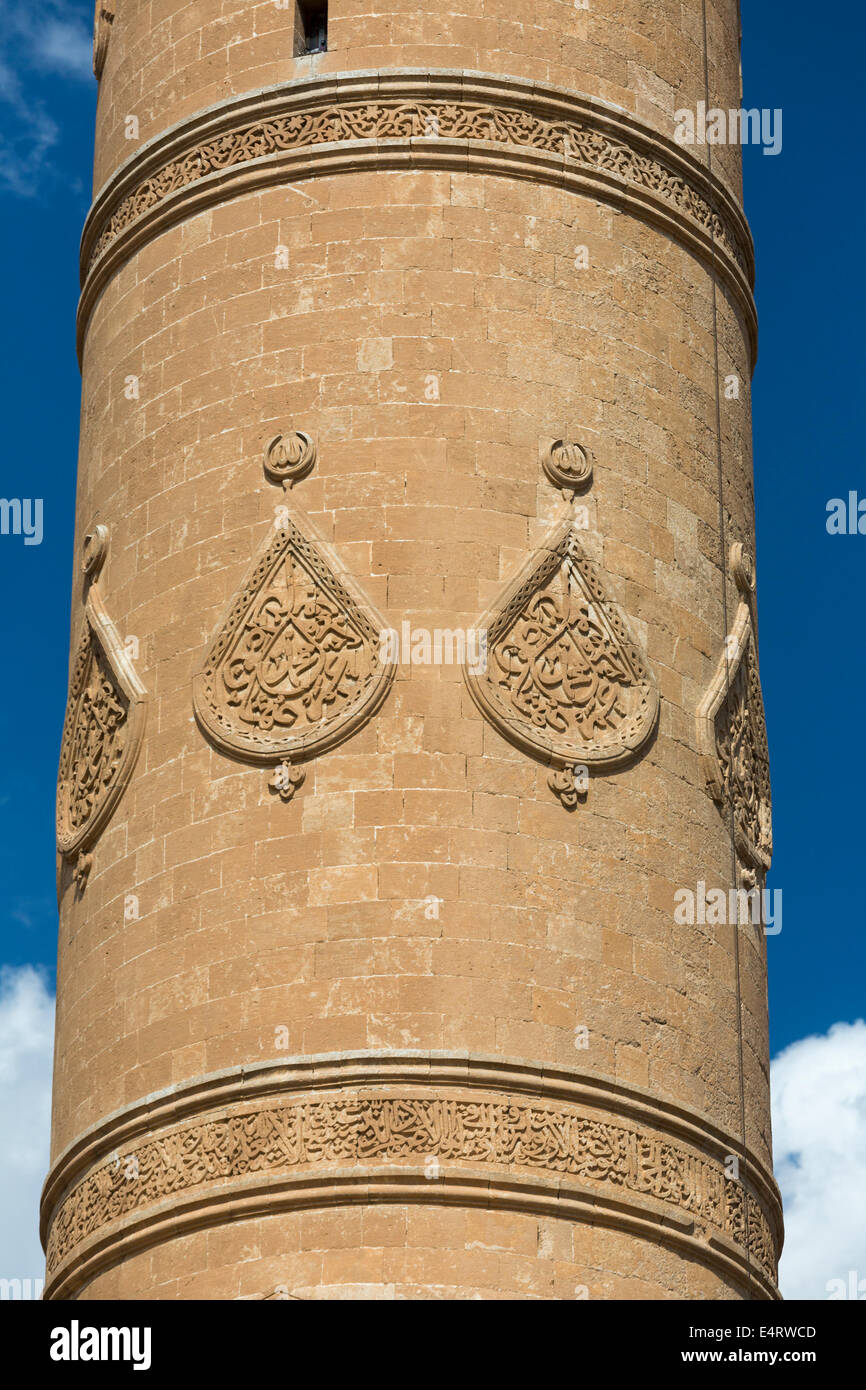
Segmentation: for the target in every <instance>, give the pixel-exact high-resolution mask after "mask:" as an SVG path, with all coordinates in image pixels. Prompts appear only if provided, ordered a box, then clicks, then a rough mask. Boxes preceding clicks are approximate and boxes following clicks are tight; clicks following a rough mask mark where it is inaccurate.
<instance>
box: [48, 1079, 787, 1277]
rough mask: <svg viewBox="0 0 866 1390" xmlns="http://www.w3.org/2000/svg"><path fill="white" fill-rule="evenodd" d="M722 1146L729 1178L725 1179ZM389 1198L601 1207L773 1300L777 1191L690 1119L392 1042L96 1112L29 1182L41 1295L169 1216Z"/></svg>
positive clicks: (594, 1088) (604, 1089)
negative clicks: (382, 1048)
mask: <svg viewBox="0 0 866 1390" xmlns="http://www.w3.org/2000/svg"><path fill="white" fill-rule="evenodd" d="M732 1155H733V1156H736V1157H738V1159H739V1160H740V1163H741V1176H742V1180H741V1181H737V1182H734V1181H730V1180H728V1179H727V1178H726V1176H725V1163H726V1161H727V1160H729V1158H730V1156H732ZM431 1164H432V1165H433V1170H432V1171H431V1167H430V1165H431ZM130 1173H132V1176H131V1177H130V1176H129V1175H130ZM406 1201H413V1202H426V1203H430V1202H433V1203H436V1202H447V1203H450V1204H453V1203H455V1202H459V1203H465V1204H467V1205H484V1206H494V1207H503V1208H504V1207H507V1208H509V1209H514V1210H521V1211H534V1212H542V1211H543V1212H545V1213H547V1214H558V1215H560V1216H562V1215H568V1216H571V1217H573V1219H575V1220H581V1219H583V1220H592V1221H596V1222H601V1223H602V1224H606V1225H610V1226H614V1227H617V1228H618V1229H622V1230H628V1231H631V1232H632V1233H634V1234H639V1235H644V1236H646V1237H648V1238H651V1239H656V1240H659V1239H662V1240H666V1241H669V1242H670V1241H672V1242H673V1243H674V1244H678V1245H679V1247H680V1248H683V1249H687V1250H688V1251H689V1252H690V1253H691V1254H693V1255H694V1256H695V1257H697V1258H700V1259H702V1260H703V1261H704V1262H705V1263H708V1264H710V1265H712V1266H713V1267H715V1268H717V1269H719V1270H720V1271H721V1272H722V1273H723V1274H724V1275H725V1276H726V1277H731V1278H734V1279H736V1280H737V1281H738V1282H740V1283H741V1284H745V1285H746V1286H747V1287H748V1288H749V1290H750V1291H751V1293H752V1296H758V1297H765V1298H775V1297H777V1296H778V1294H777V1291H776V1287H775V1262H776V1258H777V1255H778V1250H779V1248H780V1245H781V1213H780V1205H779V1198H778V1191H777V1189H776V1187H775V1184H774V1182H773V1179H772V1177H771V1176H770V1175H769V1174H768V1173H767V1172H766V1170H765V1169H764V1168H763V1167H762V1165H760V1164H759V1163H757V1162H756V1161H755V1160H754V1159H753V1158H751V1157H750V1156H748V1155H746V1154H745V1153H744V1152H743V1150H742V1147H741V1146H740V1145H739V1144H738V1143H737V1142H736V1141H734V1140H733V1139H731V1138H730V1136H727V1135H725V1134H724V1132H723V1131H722V1130H720V1129H718V1127H717V1126H715V1125H713V1124H712V1123H711V1122H710V1121H708V1120H706V1119H704V1118H703V1117H700V1116H695V1115H692V1114H691V1113H690V1112H688V1111H686V1110H685V1109H683V1108H682V1107H679V1106H676V1105H670V1104H667V1103H664V1102H660V1101H658V1100H657V1099H655V1098H654V1097H652V1096H651V1095H650V1094H649V1093H648V1092H645V1091H642V1090H639V1089H637V1088H634V1087H625V1086H622V1085H620V1084H618V1083H615V1082H610V1081H608V1080H606V1079H605V1078H597V1077H587V1076H583V1075H581V1074H580V1073H577V1072H573V1071H570V1070H567V1069H564V1068H550V1067H547V1066H541V1065H538V1064H534V1063H531V1062H516V1063H505V1062H502V1061H500V1060H498V1059H496V1058H487V1057H474V1056H463V1057H460V1056H453V1055H450V1054H445V1053H435V1054H431V1053H409V1052H407V1053H358V1054H351V1055H336V1056H323V1057H315V1058H309V1059H292V1060H286V1061H279V1062H267V1063H263V1064H261V1065H258V1066H255V1067H253V1068H250V1069H241V1070H236V1071H229V1072H221V1073H217V1074H215V1075H213V1076H210V1077H203V1078H199V1079H197V1080H195V1081H191V1082H188V1083H185V1084H184V1085H182V1086H179V1087H174V1088H172V1089H171V1090H168V1091H164V1092H160V1093H157V1094H155V1095H153V1096H150V1097H148V1098H146V1099H144V1100H142V1101H140V1102H138V1103H137V1104H136V1105H133V1106H130V1107H127V1108H125V1109H124V1110H122V1111H118V1112H116V1113H115V1114H114V1115H112V1116H109V1117H107V1118H106V1119H105V1120H104V1121H102V1122H101V1123H100V1124H99V1125H97V1126H94V1128H93V1129H91V1130H90V1131H89V1132H88V1133H87V1134H85V1135H82V1136H81V1138H80V1139H78V1140H77V1141H76V1142H75V1143H74V1144H73V1145H71V1146H70V1147H69V1148H68V1149H67V1150H66V1151H65V1153H64V1154H62V1155H60V1156H59V1158H58V1160H57V1162H56V1163H55V1165H54V1167H53V1169H52V1172H51V1174H50V1175H49V1178H48V1179H47V1181H46V1184H45V1190H44V1193H43V1203H42V1232H43V1241H44V1242H45V1244H46V1249H47V1251H48V1267H49V1277H48V1282H47V1286H46V1296H47V1297H51V1298H65V1297H69V1296H71V1295H72V1294H74V1292H75V1290H77V1289H79V1288H80V1287H81V1285H82V1284H83V1283H84V1282H85V1281H86V1280H87V1279H88V1278H90V1277H92V1276H93V1275H94V1274H95V1273H97V1272H98V1271H99V1269H101V1268H103V1267H105V1266H106V1265H108V1264H110V1263H113V1262H114V1261H115V1260H117V1259H118V1258H119V1256H120V1255H121V1254H128V1253H130V1252H131V1251H132V1250H133V1249H135V1248H139V1247H140V1246H142V1245H145V1244H153V1243H154V1242H155V1241H157V1240H160V1239H167V1238H169V1237H170V1236H173V1235H176V1234H178V1233H179V1232H180V1231H182V1230H183V1231H186V1230H192V1229H200V1228H201V1227H203V1226H207V1225H211V1224H214V1223H216V1222H220V1221H224V1220H227V1219H238V1218H241V1217H245V1216H253V1215H263V1214H272V1213H274V1212H276V1211H280V1210H286V1209H289V1208H293V1207H294V1208H297V1207H306V1208H309V1207H320V1206H323V1205H333V1204H335V1203H341V1204H343V1203H349V1204H351V1203H369V1202H406Z"/></svg>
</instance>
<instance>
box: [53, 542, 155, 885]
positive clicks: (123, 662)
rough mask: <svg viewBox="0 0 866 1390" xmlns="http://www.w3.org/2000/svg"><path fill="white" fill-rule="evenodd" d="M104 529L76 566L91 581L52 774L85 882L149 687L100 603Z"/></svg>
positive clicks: (60, 837)
mask: <svg viewBox="0 0 866 1390" xmlns="http://www.w3.org/2000/svg"><path fill="white" fill-rule="evenodd" d="M107 548H108V531H107V528H106V527H104V526H97V527H95V528H94V530H93V531H91V532H90V534H89V535H88V536H87V537H86V538H85V541H84V550H83V558H82V568H83V570H84V573H85V576H86V578H87V579H89V581H90V585H91V587H90V592H89V593H88V595H87V600H86V603H85V609H84V630H83V632H82V634H81V638H80V641H79V643H78V648H77V651H76V655H75V661H74V664H73V668H72V677H71V680H70V684H69V696H68V700H67V706H66V718H65V721H64V725H63V738H62V742H61V747H60V768H59V773H58V780H57V847H58V849H59V851H60V853H61V854H62V855H63V856H64V858H65V859H67V860H68V861H70V862H71V863H72V864H73V869H74V875H75V881H76V885H77V887H78V888H79V890H81V889H83V888H84V884H85V882H86V879H87V875H88V873H89V871H90V867H91V864H92V855H91V854H90V853H88V851H89V850H90V848H91V846H92V845H93V844H94V842H95V841H96V839H97V838H98V836H99V834H100V833H101V831H102V829H103V827H104V826H105V824H106V823H107V821H108V819H109V818H110V816H111V814H112V812H113V811H114V808H115V806H116V805H117V802H118V801H119V799H120V797H121V795H122V793H123V790H124V788H125V787H126V784H127V783H128V781H129V779H130V777H131V776H132V771H133V768H134V766H135V761H136V758H137V757H138V752H139V748H140V746H141V740H142V737H143V735H144V721H145V713H146V698H147V692H146V690H145V689H144V686H143V685H142V684H141V682H140V680H139V679H138V676H137V675H136V672H135V669H134V667H133V665H132V662H131V661H130V659H129V657H128V656H127V654H126V651H125V650H124V647H123V643H122V642H121V640H120V637H119V635H118V633H117V630H116V628H115V627H114V624H113V623H112V621H111V619H110V618H109V616H108V614H107V613H106V611H105V608H104V607H103V604H102V600H101V598H100V595H99V593H98V591H97V588H96V582H95V581H96V579H97V577H98V575H99V572H100V570H101V568H102V565H103V564H104V562H105V556H106V553H107Z"/></svg>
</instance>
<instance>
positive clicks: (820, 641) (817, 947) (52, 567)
mask: <svg viewBox="0 0 866 1390" xmlns="http://www.w3.org/2000/svg"><path fill="white" fill-rule="evenodd" d="M91 16H92V5H91V3H90V0H83V3H82V2H81V0H66V2H65V3H61V0H45V3H43V5H41V6H40V7H39V9H38V12H37V10H35V9H34V7H33V6H31V5H29V4H27V3H25V2H24V0H0V207H2V212H3V215H2V218H0V244H2V253H3V255H2V262H0V264H2V265H3V267H4V276H3V279H4V307H5V314H4V318H5V341H6V348H7V351H6V357H5V370H4V372H3V377H2V391H3V396H4V409H3V414H2V419H3V423H4V429H5V434H6V445H5V447H4V449H3V451H2V465H0V467H2V476H0V495H2V496H4V497H42V498H43V499H44V539H43V542H42V544H41V545H38V546H30V547H28V546H25V545H24V544H23V542H22V539H21V538H20V537H11V536H6V537H0V584H2V592H3V594H4V595H5V603H4V608H3V649H4V652H5V656H6V670H7V675H6V679H5V680H4V681H3V683H2V693H0V700H2V704H3V709H2V718H0V739H2V750H0V751H2V776H0V826H2V834H0V883H2V889H3V891H2V894H0V967H7V968H8V967H24V966H35V967H37V968H38V969H40V970H41V971H42V972H43V976H44V980H45V985H46V987H47V993H46V996H45V997H46V998H48V996H49V995H50V991H51V990H52V989H53V972H54V960H55V948H56V904H55V890H54V873H55V861H54V785H55V777H56V768H57V756H58V749H59V740H60V731H61V724H62V718H63V709H64V703H65V688H66V677H67V663H68V641H69V602H70V579H71V574H72V565H73V556H72V527H73V514H74V513H73V509H74V491H75V460H76V455H77V435H78V411H79V385H80V383H79V375H78V367H77V363H76V358H75V344H74V320H75V306H76V300H77V285H78V273H77V248H78V238H79V235H80V230H81V225H82V222H83V220H84V216H85V214H86V211H87V207H88V204H89V194H90V169H91V150H92V127H93V113H94V107H95V97H96V84H95V82H94V81H93V79H92V76H91V73H90V23H91ZM743 28H744V34H745V37H744V48H743V66H744V77H745V104H746V105H747V106H759V107H767V108H777V107H778V108H781V109H782V110H783V112H784V141H783V150H782V153H781V154H780V155H779V156H778V157H775V158H771V157H765V156H763V155H762V153H761V151H760V150H759V149H755V148H752V149H747V150H746V152H745V166H746V211H747V214H748V216H749V220H750V222H751V225H752V229H753V232H754V235H755V240H756V243H757V252H758V287H757V298H758V308H759V313H760V325H761V346H760V360H759V364H758V369H757V372H756V375H755V379H754V388H753V390H754V396H753V400H754V435H755V465H756V489H757V504H758V547H757V560H758V583H759V605H760V623H761V667H762V679H763V685H764V692H765V700H766V705H767V715H768V723H769V730H770V738H771V756H772V772H773V790H774V829H775V841H776V856H775V861H774V866H773V871H772V876H771V880H770V884H769V886H770V887H771V888H777V889H782V891H783V895H784V928H783V931H782V934H781V935H780V936H778V937H774V938H770V940H769V942H768V948H769V960H770V1012H771V1038H772V1050H773V1053H774V1054H777V1053H780V1052H781V1051H782V1050H783V1049H790V1048H791V1046H792V1045H794V1044H797V1045H799V1047H800V1049H801V1050H800V1051H799V1052H796V1051H789V1052H788V1053H786V1059H785V1065H786V1066H787V1067H788V1070H787V1071H785V1072H784V1079H785V1086H786V1087H787V1088H788V1089H787V1090H786V1091H785V1097H786V1098H787V1099H788V1100H790V1101H791V1103H790V1106H789V1109H788V1111H786V1116H787V1118H786V1116H782V1118H781V1119H780V1130H781V1132H782V1134H783V1142H784V1144H785V1146H786V1149H787V1154H786V1155H783V1156H782V1160H781V1161H787V1159H790V1161H791V1165H792V1172H793V1170H794V1169H797V1168H798V1167H799V1169H800V1171H801V1173H802V1171H803V1164H804V1162H805V1161H806V1160H804V1159H803V1157H802V1155H800V1157H799V1158H797V1155H798V1153H799V1148H798V1146H800V1145H803V1146H806V1147H808V1145H809V1144H810V1143H814V1142H817V1140H816V1139H815V1136H809V1135H806V1136H803V1135H799V1137H798V1132H797V1118H796V1117H797V1113H798V1110H799V1109H800V1107H799V1105H798V1103H797V1095H798V1094H799V1093H798V1092H797V1084H803V1082H802V1078H803V1075H804V1074H805V1073H804V1071H803V1070H801V1071H800V1072H798V1073H797V1076H798V1077H799V1078H800V1081H799V1082H798V1081H797V1080H796V1079H795V1080H794V1081H792V1080H791V1077H792V1076H793V1075H794V1072H795V1071H796V1068H795V1065H794V1064H795V1063H797V1059H798V1058H799V1059H800V1060H801V1062H802V1067H803V1068H805V1072H807V1073H808V1076H809V1078H810V1081H811V1083H814V1080H815V1075H816V1069H817V1074H819V1075H821V1076H824V1074H825V1073H828V1072H829V1074H830V1075H831V1077H832V1075H835V1074H839V1073H841V1072H842V1071H845V1072H846V1075H847V1074H848V1071H850V1072H851V1076H852V1077H853V1078H854V1079H852V1080H851V1081H850V1084H849V1085H848V1089H847V1091H846V1093H845V1097H843V1098H842V1099H841V1100H840V1104H843V1105H848V1106H849V1107H850V1106H851V1105H853V1107H854V1109H855V1111H856V1112H857V1114H859V1115H860V1118H861V1120H862V1126H861V1129H860V1131H859V1139H858V1141H857V1142H858V1143H859V1144H860V1146H861V1149H860V1152H861V1153H862V1152H863V1148H862V1146H863V1144H864V1142H866V1138H864V1136H866V1090H859V1091H858V1090H857V1082H856V1075H857V1074H858V1072H862V1071H863V1066H861V1065H860V1063H861V1062H863V1063H866V1050H864V1038H866V1032H864V1034H863V1035H862V1036H861V1033H860V1031H859V1030H858V1029H857V1028H856V1027H854V1025H855V1023H856V1020H858V1019H861V1018H863V1017H864V1014H866V1005H864V984H863V981H864V975H866V969H864V967H866V938H864V933H863V909H862V904H861V900H860V896H859V895H860V891H861V890H860V883H859V879H858V877H857V872H858V871H857V864H858V863H859V862H860V859H861V857H862V855H863V852H864V851H863V829H862V825H863V816H862V811H861V797H862V789H863V787H864V782H866V745H864V741H863V739H862V737H861V736H860V727H859V718H860V708H861V705H862V692H863V691H864V689H866V642H864V641H863V639H862V623H861V621H860V619H861V605H862V594H863V587H864V573H866V536H830V535H828V533H827V530H826V525H825V522H826V507H827V502H828V500H829V499H830V498H833V497H847V495H848V493H849V491H851V490H859V492H860V495H861V496H863V497H864V498H866V468H864V464H863V438H864V428H863V406H862V402H863V400H864V397H866V392H864V389H863V379H864V370H866V361H864V356H866V354H864V347H863V335H862V332H861V317H862V300H863V294H862V280H861V265H862V257H863V249H862V248H863V245H864V237H863V233H864V200H863V196H862V192H861V166H862V156H861V153H860V150H859V147H858V143H855V142H856V140H857V135H858V133H859V130H860V111H859V101H860V99H861V91H862V80H861V77H860V72H859V67H860V63H861V54H862V51H863V41H864V40H866V18H864V13H863V10H862V8H861V5H860V4H859V0H841V3H839V4H837V5H836V6H835V7H834V11H833V22H832V23H827V24H824V23H822V22H820V16H818V17H817V18H816V13H815V9H814V5H812V4H807V3H806V0H789V3H788V4H786V5H785V6H784V7H782V6H780V5H778V4H772V3H768V0H743ZM13 666H14V671H15V673H17V674H16V675H15V679H14V680H13V679H12V675H13ZM25 730H26V738H25ZM828 732H829V737H830V739H832V742H830V741H829V740H828ZM4 978H5V980H6V988H7V993H8V991H9V989H11V988H12V985H13V984H14V980H15V977H13V976H11V975H9V974H7V975H6V976H5V977H3V976H0V984H2V980H3V979H4ZM22 978H23V977H22ZM27 979H28V982H29V983H28V987H29V988H33V987H34V986H33V979H32V977H30V976H28V977H27ZM10 982H11V983H10ZM0 996H2V988H0ZM43 1013H44V1010H43ZM40 1017H41V1015H40ZM43 1022H44V1019H43ZM834 1025H836V1026H837V1029H836V1031H835V1032H832V1033H831V1030H832V1029H833V1028H834ZM22 1026H24V1025H22ZM40 1026H41V1025H40ZM838 1026H842V1027H843V1028H846V1029H847V1031H844V1032H841V1033H840V1032H839V1031H838ZM36 1031H37V1033H38V1030H36ZM43 1032H44V1029H43ZM2 1036H3V1034H2V1026H0V1042H2ZM41 1036H42V1033H39V1037H41ZM802 1040H809V1042H808V1045H806V1044H804V1043H803V1041H802ZM36 1046H37V1043H36V1041H33V1047H36ZM804 1046H806V1049H807V1050H806V1052H804V1051H803V1047H804ZM25 1050H26V1040H25ZM792 1058H793V1061H792V1060H791V1059H792ZM803 1059H805V1060H803ZM834 1059H837V1060H835V1061H834ZM789 1063H790V1065H788V1064H789ZM798 1065H799V1063H798ZM822 1068H823V1070H822ZM846 1068H847V1069H848V1070H847V1071H846ZM780 1074H781V1073H780ZM0 1082H2V1076H0ZM825 1084H829V1083H825V1082H823V1081H822V1082H821V1085H820V1087H819V1089H820V1090H822V1092H823V1089H824V1086H825ZM792 1087H793V1089H791V1088H792ZM852 1088H853V1090H852ZM852 1095H853V1099H852ZM828 1123H829V1124H830V1126H831V1128H832V1123H833V1122H832V1120H830V1121H826V1120H825V1125H826V1124H828ZM779 1132H780V1131H779V1130H777V1137H778V1133H779ZM804 1152H805V1149H804ZM834 1161H835V1160H834V1159H833V1157H832V1155H829V1156H828V1154H827V1153H826V1152H824V1153H823V1155H822V1157H821V1159H820V1162H821V1163H824V1164H828V1163H832V1162H834ZM815 1162H818V1160H817V1159H815ZM2 1166H3V1165H2V1161H0V1169H2ZM791 1181H792V1182H794V1181H795V1179H794V1178H793V1177H792V1178H791ZM852 1181H853V1179H852ZM813 1185H814V1186H815V1187H816V1188H818V1189H821V1191H822V1192H823V1186H822V1183H821V1180H820V1173H819V1175H818V1176H816V1177H815V1179H814V1184H813ZM791 1191H792V1196H791V1197H790V1199H789V1200H790V1211H791V1214H792V1215H793V1217H794V1229H795V1231H796V1230H797V1224H796V1223H797V1220H798V1219H799V1216H798V1213H802V1212H805V1211H806V1201H807V1196H808V1194H804V1193H803V1192H798V1191H797V1190H795V1188H793V1187H792V1189H791ZM812 1199H813V1208H811V1209H810V1210H812V1212H813V1215H812V1217H811V1218H810V1219H812V1220H815V1219H816V1217H815V1215H814V1193H812ZM798 1202H799V1203H800V1205H799V1207H798ZM804 1219H805V1218H804ZM827 1219H828V1218H827V1217H826V1214H825V1215H824V1220H825V1224H826V1221H827ZM789 1221H790V1218H789ZM850 1222H851V1218H850V1213H849V1218H848V1224H849V1225H850ZM860 1222H861V1224H860V1235H859V1240H860V1245H859V1247H858V1249H859V1251H860V1254H859V1258H860V1260H861V1263H862V1266H863V1267H862V1269H861V1271H860V1272H861V1274H862V1275H863V1276H864V1277H866V1234H864V1232H866V1212H864V1210H863V1209H862V1208H861V1209H860ZM855 1225H856V1221H855ZM844 1248H845V1250H846V1251H848V1250H849V1249H851V1253H846V1254H844V1255H843V1254H841V1253H840V1251H836V1252H835V1253H834V1255H833V1256H832V1258H839V1259H842V1260H844V1259H849V1260H850V1259H856V1258H858V1254H857V1249H853V1248H852V1247H850V1246H845V1247H844ZM829 1258H830V1256H828V1259H829ZM827 1267H828V1268H829V1265H828V1266H827ZM804 1268H805V1266H804ZM2 1272H3V1271H0V1273H2ZM20 1272H21V1273H24V1272H25V1271H20ZM34 1272H35V1271H34ZM842 1272H843V1273H844V1271H842ZM792 1278H793V1276H792ZM806 1278H807V1275H806V1274H805V1273H803V1274H802V1279H803V1280H805V1279H806ZM813 1282H814V1279H813ZM792 1287H793V1285H792ZM798 1287H801V1288H805V1287H806V1284H805V1283H801V1285H798ZM815 1296H822V1295H821V1294H820V1291H819V1292H818V1293H817V1294H815Z"/></svg>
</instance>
